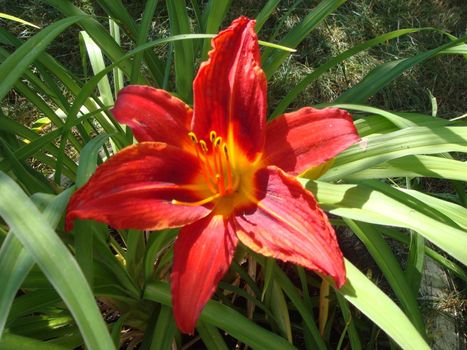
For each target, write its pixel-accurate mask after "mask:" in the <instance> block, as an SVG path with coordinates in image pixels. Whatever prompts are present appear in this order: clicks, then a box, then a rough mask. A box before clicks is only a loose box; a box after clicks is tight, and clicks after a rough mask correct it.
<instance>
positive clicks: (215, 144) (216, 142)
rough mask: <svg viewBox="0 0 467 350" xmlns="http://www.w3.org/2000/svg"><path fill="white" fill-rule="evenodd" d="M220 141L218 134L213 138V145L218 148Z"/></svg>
mask: <svg viewBox="0 0 467 350" xmlns="http://www.w3.org/2000/svg"><path fill="white" fill-rule="evenodd" d="M221 143H222V137H220V136H218V137H216V139H215V140H214V147H216V148H219V146H220V145H221Z"/></svg>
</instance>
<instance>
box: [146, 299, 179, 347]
mask: <svg viewBox="0 0 467 350" xmlns="http://www.w3.org/2000/svg"><path fill="white" fill-rule="evenodd" d="M176 331H177V326H176V325H175V320H174V318H173V314H172V309H171V308H170V307H168V306H165V305H162V307H161V310H160V312H159V317H158V318H157V323H156V328H155V330H154V334H153V338H152V342H151V347H150V348H149V349H150V350H166V349H170V348H171V346H172V341H173V338H174V335H175V332H176Z"/></svg>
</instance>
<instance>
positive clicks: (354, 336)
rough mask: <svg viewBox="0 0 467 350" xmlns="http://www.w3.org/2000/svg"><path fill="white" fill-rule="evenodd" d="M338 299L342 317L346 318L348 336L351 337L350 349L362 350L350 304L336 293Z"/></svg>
mask: <svg viewBox="0 0 467 350" xmlns="http://www.w3.org/2000/svg"><path fill="white" fill-rule="evenodd" d="M336 298H337V302H338V303H339V306H340V308H341V311H342V316H343V317H344V320H345V327H346V330H347V334H348V337H349V341H350V347H351V348H352V350H361V349H362V344H361V341H360V337H359V335H358V332H357V327H356V326H355V322H354V320H353V319H352V313H351V312H350V307H349V303H348V301H347V300H345V298H344V297H343V296H342V295H341V294H339V293H336ZM343 333H344V332H343Z"/></svg>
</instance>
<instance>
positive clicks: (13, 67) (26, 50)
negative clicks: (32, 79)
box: [0, 16, 82, 100]
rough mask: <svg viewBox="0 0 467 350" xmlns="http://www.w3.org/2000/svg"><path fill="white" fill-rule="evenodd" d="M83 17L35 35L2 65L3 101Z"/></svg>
mask: <svg viewBox="0 0 467 350" xmlns="http://www.w3.org/2000/svg"><path fill="white" fill-rule="evenodd" d="M81 19H82V17H78V16H74V17H69V18H65V19H62V20H59V21H57V22H55V23H53V24H51V25H49V26H47V27H46V28H44V29H42V30H41V31H40V32H39V33H37V34H35V35H34V36H33V37H31V38H30V39H29V40H28V41H26V42H25V43H24V44H23V45H21V46H20V47H19V48H18V49H17V50H16V51H15V52H14V53H12V54H11V55H10V56H8V58H7V59H6V60H5V61H3V63H2V64H1V65H0V76H1V77H2V82H1V83H0V100H2V99H3V98H4V97H5V95H6V94H7V93H8V91H9V90H10V89H11V87H12V86H13V85H14V83H15V82H16V80H18V79H19V77H21V75H22V74H23V72H24V71H25V70H26V68H27V67H28V66H29V65H30V64H31V63H32V62H33V61H34V60H35V59H36V58H37V56H38V55H39V54H41V53H42V52H43V51H44V50H45V49H46V47H47V46H48V45H49V44H50V43H51V42H52V41H53V40H54V39H55V38H56V37H57V36H58V35H60V34H61V33H62V32H63V31H64V30H65V29H67V28H68V27H69V26H71V25H73V24H75V23H76V22H78V21H79V20H81Z"/></svg>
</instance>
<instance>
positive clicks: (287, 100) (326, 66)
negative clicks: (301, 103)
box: [271, 28, 431, 118]
mask: <svg viewBox="0 0 467 350" xmlns="http://www.w3.org/2000/svg"><path fill="white" fill-rule="evenodd" d="M429 29H431V28H408V29H401V30H396V31H393V32H389V33H386V34H383V35H380V36H377V37H376V38H373V39H370V40H368V41H365V42H364V43H361V44H359V45H356V46H354V47H352V48H350V49H348V50H346V51H344V52H342V53H341V54H339V55H337V56H335V57H332V58H330V59H328V60H327V61H326V62H325V63H323V64H322V65H320V66H319V67H318V68H316V69H314V70H313V72H311V73H310V74H308V75H307V76H306V77H305V78H303V79H302V80H301V81H300V82H299V83H298V84H297V86H295V87H294V88H293V89H292V90H291V91H290V92H289V93H288V94H287V95H286V96H285V97H284V98H283V99H282V100H281V101H280V103H279V105H278V106H277V107H276V108H275V109H274V112H273V113H272V115H271V118H275V117H277V116H278V115H280V114H282V113H284V112H285V110H286V108H287V107H288V106H289V105H290V104H291V103H292V102H293V101H294V100H295V98H296V97H297V96H298V95H299V94H300V93H302V92H303V91H304V90H305V89H306V87H307V86H308V85H309V84H310V83H311V82H313V81H314V80H316V79H317V78H318V77H320V76H321V75H322V74H324V73H325V72H327V71H328V70H330V69H331V68H332V67H335V66H336V65H338V64H339V63H341V62H343V61H345V60H346V59H348V58H350V57H352V56H354V55H356V54H357V53H359V52H362V51H365V50H368V49H370V48H372V47H374V46H376V45H379V44H381V43H384V42H386V41H387V40H391V39H394V38H398V37H400V36H402V35H406V34H410V33H414V32H418V31H422V30H429Z"/></svg>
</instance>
